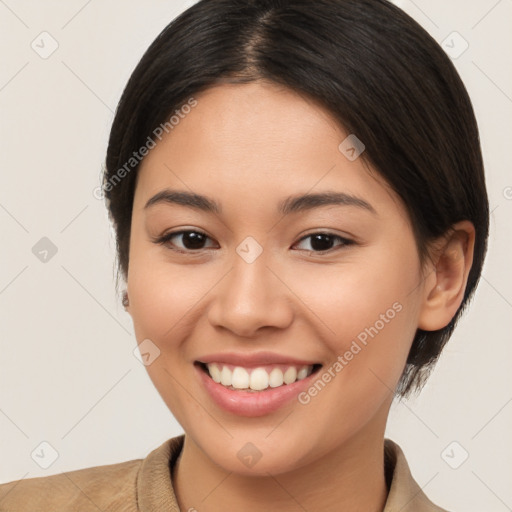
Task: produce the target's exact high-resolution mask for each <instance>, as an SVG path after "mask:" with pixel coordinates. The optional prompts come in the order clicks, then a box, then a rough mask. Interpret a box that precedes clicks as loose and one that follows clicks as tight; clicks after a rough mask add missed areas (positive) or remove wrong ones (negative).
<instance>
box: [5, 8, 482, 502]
mask: <svg viewBox="0 0 512 512" xmlns="http://www.w3.org/2000/svg"><path fill="white" fill-rule="evenodd" d="M103 188H104V191H105V195H106V199H107V206H108V208H109V213H110V217H111V219H112V222H113V224H114V227H115V230H116V240H117V251H118V259H119V270H120V278H122V280H123V281H125V283H126V291H125V295H124V299H123V302H124V305H125V307H126V309H127V311H128V312H129V314H130V315H131V317H132V319H133V323H134V328H135V334H136V338H137V342H138V343H139V348H140V352H141V358H142V361H143V362H144V364H145V365H146V367H147V370H148V372H149V375H150V377H151V379H152V381H153V383H154V384H155V387H156V388H157V390H158V392H159V393H160V395H161V396H162V398H163V400H164V401H165V403H166V404H167V405H168V407H169V409H170V410H171V412H172V413H173V415H174V416H175V417H176V419H177V420H178V422H179V423H180V424H181V426H182V427H183V430H184V432H185V434H184V435H182V436H178V437H175V438H172V439H169V440H168V441H166V442H165V443H164V444H163V445H162V446H160V447H159V448H157V449H156V450H154V451H153V452H152V453H150V454H149V455H148V457H147V458H146V459H143V460H133V461H128V462H123V463H120V464H114V465H109V466H99V467H94V468H87V469H82V470H78V471H74V472H71V473H67V474H65V475H53V476H49V477H45V478H33V479H29V480H24V481H17V482H11V483H10V484H4V485H2V486H0V510H41V511H43V510H44V511H46V510H52V511H56V510H97V509H100V510H123V511H124V510H130V511H131V510H133V511H135V510H141V511H150V510H155V511H157V510H158V511H159V510H182V511H185V510H189V511H192V510H198V511H218V510H226V509H228V510H236V509H241V510H245V511H252V510H280V511H291V510H308V511H334V510H365V511H370V512H372V511H375V512H377V511H384V512H390V511H392V510H393V511H394V510H401V511H403V512H406V511H413V510H414V511H415V512H422V511H440V510H443V509H441V508H439V507H438V506H437V505H435V504H433V503H432V502H431V501H429V499H428V498H427V497H426V495H425V494H424V493H423V491H422V490H421V489H420V488H419V486H418V485H417V484H416V483H415V481H414V479H413V477H412V475H411V473H410V471H409V469H408V466H407V462H406V459H405V456H404V454H403V452H402V451H401V449H400V448H399V446H398V445H397V444H395V443H393V442H392V441H391V440H388V439H384V433H385V426H386V421H387V417H388V413H389V408H390V405H391V402H392V400H393V398H394V396H395V395H398V396H406V395H408V394H410V393H412V392H414V391H418V390H419V389H420V388H421V386H422V385H423V383H424V382H425V379H426V377H427V376H428V373H429V371H430V370H431V369H432V367H433V365H434V363H435V362H436V360H437V358H438V357H439V355H440V353H441V350H442V349H443V347H444V345H445V343H446V342H447V341H448V339H449V338H450V336H451V334H452V332H453V329H454V327H455V325H456V322H457V320H458V319H459V317H460V315H461V313H462V311H463V309H464V308H465V307H466V306H467V304H468V301H469V299H470V298H471V296H472V294H473V293H474V290H475V287H476V285H477V283H478V280H479V277H480V273H481V269H482V264H483V259H484V255H485V251H486V244H487V235H488V217H489V212H488V201H487V193H486V188H485V180H484V172H483V164H482V156H481V152H480V145H479V137H478V130H477V125H476V121H475V118H474V114H473V109H472V106H471V102H470V100H469V98H468V95H467V92H466V90H465V88H464V85H463V84H462V82H461V80H460V78H459V76H458V74H457V72H456V70H455V69H454V66H453V65H452V63H451V61H450V59H449V58H448V57H447V56H446V55H445V54H444V53H443V51H442V50H441V48H440V47H439V45H438V44H437V43H436V42H435V41H434V40H433V39H432V38H431V37H430V36H429V35H428V34H427V33H426V32H425V31H424V30H423V29H422V28H421V27H420V26H419V25H418V24H417V23H415V22H414V21H413V20H412V19H411V18H409V17H408V16H407V15H406V14H404V13H403V12H402V11H401V10H399V9H398V8H396V7H394V6H393V5H392V4H390V3H388V2H387V1H385V0H321V1H315V2H311V1H307V0H289V1H279V0H257V1H256V0H254V1H242V0H203V1H201V2H199V3H198V4H196V5H194V6H193V7H192V8H190V9H189V10H187V11H186V12H184V13H183V14H182V15H181V16H179V17H178V18H177V19H176V20H174V21H173V22H172V23H171V24H170V25H169V26H168V27H166V29H164V31H163V32H162V33H161V34H160V35H159V36H158V38H157V39H156V40H155V42H154V43H153V44H152V45H151V46H150V48H149V49H148V50H147V52H146V54H145V55H144V56H143V58H142V60H141V61H140V63H139V65H138V66H137V68H136V69H135V71H134V72H133V74H132V76H131V78H130V80H129V82H128V84H127V86H126V89H125V91H124V93H123V96H122V98H121V100H120V103H119V106H118V109H117V112H116V116H115V119H114V122H113V126H112V131H111V136H110V141H109V146H108V151H107V158H106V170H105V175H104V187H103Z"/></svg>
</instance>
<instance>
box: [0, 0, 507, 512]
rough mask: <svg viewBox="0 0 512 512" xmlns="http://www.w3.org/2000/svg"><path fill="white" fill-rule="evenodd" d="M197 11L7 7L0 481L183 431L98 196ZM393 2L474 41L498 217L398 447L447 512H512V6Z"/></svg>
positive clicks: (403, 411)
mask: <svg viewBox="0 0 512 512" xmlns="http://www.w3.org/2000/svg"><path fill="white" fill-rule="evenodd" d="M192 3H193V2H181V1H178V0H176V1H158V0H151V1H146V2H141V1H140V2H127V1H122V0H103V1H99V0H89V1H84V0H72V1H67V2H60V1H56V0H52V1H50V0H47V1H44V2H40V1H39V2H37V1H29V0H24V1H21V0H0V34H1V38H2V44H1V46H0V51H1V66H0V119H1V132H0V144H1V146H0V149H1V153H0V154H1V157H2V161H1V164H0V165H1V173H0V226H1V245H0V258H1V264H0V433H1V435H0V482H7V481H11V480H14V479H20V478H29V477H36V476H44V475H50V474H55V473H59V472H63V471H68V470H73V469H79V468H84V467H90V466H95V465H103V464H112V463H116V462H122V461H125V460H130V459H133V458H142V457H145V456H146V455H147V454H148V453H149V451H151V450H152V449H154V448H155V447H157V446H158V445H160V444H161V443H162V442H163V441H165V440H166V439H168V438H169V437H172V436H174V435H177V434H179V433H181V432H182V429H181V427H180V426H179V425H178V424H177V422H176V421H175V419H174V418H173V416H172V415H171V413H170V412H169V411H168V409H167V407H166V406H165V404H164V403H163V401H162V400H161V398H160V396H159V395H158V393H157V391H156V390H155V389H154V387H153V385H152V383H151V381H150V380H149V377H148V376H147V373H146V370H145V368H144V366H143V365H142V364H140V363H139V361H138V360H137V359H136V357H135V356H134V355H133V350H134V349H135V347H136V341H135V338H134V335H133V329H132V324H131V319H130V317H129V316H128V314H127V313H126V312H125V311H124V310H123V308H122V306H121V305H120V303H119V299H118V298H117V297H116V294H115V287H114V278H113V276H114V266H113V265H114V239H113V233H112V230H111V228H110V225H109V222H108V218H107V214H106V209H105V207H104V205H103V203H102V201H99V200H97V199H95V197H94V196H93V189H94V188H95V187H97V186H98V185H99V183H100V172H101V166H102V164H103V161H104V155H105V150H106V144H107V138H108V133H109V128H110V125H111V122H112V119H113V111H114V109H115V107H116V104H117V101H118V100H119V98H120V94H121V92H122V89H123V87H124V85H125V83H126V81H127V79H128V77H129V75H130V73H131V71H132V70H133V68H134V67H135V65H136V64H137V62H138V60H139V59H140V57H141V56H142V54H143V52H144V51H145V49H146V48H147V46H148V45H149V44H150V43H151V42H152V41H153V39H154V38H155V37H156V36H157V35H158V33H159V32H160V31H161V29H163V27H164V26H166V25H167V24H168V23H169V22H170V21H171V19H173V18H174V17H175V16H176V15H177V14H178V13H180V12H181V11H182V10H184V9H185V8H186V7H188V6H190V5H191V4H192ZM396 3H397V4H398V5H399V6H400V7H402V8H403V9H404V10H405V11H406V12H407V13H409V14H410V15H411V16H413V17H414V18H415V19H416V20H417V21H418V22H419V23H421V24H422V25H423V26H424V27H425V28H426V29H427V30H428V31H429V32H430V34H432V36H433V37H434V38H435V39H436V40H437V41H439V42H440V43H441V42H443V41H445V46H446V45H448V46H447V49H448V47H450V46H451V47H452V48H451V50H449V51H452V52H457V53H458V52H460V51H461V50H462V49H463V46H462V45H463V41H462V39H460V37H459V36H457V35H455V36H453V35H451V34H452V32H454V31H456V32H458V34H460V36H461V37H462V38H463V39H464V40H466V41H467V42H468V43H469V47H468V48H467V50H466V51H464V52H463V53H462V54H461V55H460V56H458V57H457V58H456V59H454V63H455V65H456V67H457V69H458V70H459V72H460V74H461V76H462V79H463V81H464V82H465V84H466V86H467V88H468V91H469V93H470V96H471V98H472V101H473V104H474V108H475V110H476V115H477V118H478V121H479V126H480V130H481V140H482V148H483V152H484V159H485V164H486V172H487V183H488V191H489V197H490V204H491V210H492V215H491V232H490V241H489V244H490V247H489V253H488V257H487V261H486V265H485V267H484V272H483V278H482V281H481V283H480V285H479V288H478V291H477V294H476V297H475V300H474V301H473V303H472V305H471V308H470V310H469V312H468V314H466V316H465V317H464V318H463V320H462V322H461V323H460V325H459V327H458V329H457V330H456V333H455V335H454V336H453V338H452V339H451V341H450V342H449V344H448V346H447V348H446V350H445V351H444V353H443V355H442V357H441V360H440V362H439V364H438V366H437V368H436V370H435V372H434V374H433V375H432V377H431V379H430V381H429V383H428V384H427V387H426V388H425V389H424V391H423V393H422V394H421V395H420V396H419V397H418V398H415V399H412V400H409V401H405V402H402V403H399V404H395V405H394V406H393V409H392V412H391V417H390V421H389V427H388V432H387V436H388V437H390V438H392V439H394V440H395V441H397V442H398V443H399V444H400V445H401V446H402V448H403V449H404V451H405V453H406V455H407V458H408V460H409V463H410V466H411V468H412V471H413V474H414V476H415V478H416V479H417V481H418V483H419V484H420V485H421V486H422V487H423V488H424V490H425V492H426V493H427V494H428V495H429V496H430V498H431V499H432V500H433V501H435V502H437V503H439V504H440V505H442V506H443V507H445V508H447V509H449V510H464V511H466V512H472V511H474V512H476V511H482V510H485V511H486V512H494V511H495V512H502V511H506V510H512V491H511V486H510V481H511V476H512V475H511V473H512V471H511V460H512V441H511V439H512V436H510V432H511V426H512V403H511V401H512V386H511V380H512V377H511V371H510V366H511V355H512V343H511V341H512V340H511V334H510V333H511V325H510V324H511V322H510V319H511V311H512V310H511V308H512V291H511V290H512V282H511V281H512V278H511V274H510V272H509V262H510V249H511V231H512V230H511V222H510V218H511V214H512V188H511V187H512V176H511V173H510V169H511V156H510V148H511V140H512V138H511V131H512V130H511V125H512V116H511V113H512V67H511V50H510V49H511V48H512V35H511V34H512V31H511V30H510V21H511V19H512V2H511V1H510V0H500V1H496V0H479V1H472V2H467V1H464V0H457V1H451V2H445V1H444V0H435V1H432V0H428V1H427V0H415V1H411V0H403V1H397V2H396ZM43 31H47V32H48V33H49V34H51V38H53V39H54V40H55V41H57V43H58V48H57V49H56V51H55V52H54V53H53V54H52V55H50V56H48V57H47V58H42V57H41V56H40V55H39V54H38V53H37V52H36V51H35V50H34V49H33V48H32V47H31V44H32V42H33V41H34V43H33V44H34V46H35V47H36V48H37V49H38V51H39V52H40V53H44V52H45V51H46V52H47V51H49V49H51V44H52V41H51V39H50V38H49V36H40V34H41V32H43ZM42 38H46V39H44V41H43V42H41V39H42ZM447 38H448V39H447ZM418 79H419V80H421V77H418ZM42 237H48V238H49V239H50V240H51V241H52V242H53V244H55V246H56V247H57V249H58V252H57V253H56V254H55V255H54V256H53V257H51V258H48V261H47V262H42V261H40V260H39V259H38V258H37V257H36V256H35V255H34V254H33V252H32V248H33V247H34V245H35V244H36V243H37V242H38V241H39V240H40V239H41V238H42ZM453 441H456V443H457V444H455V445H451V446H449V445H450V443H452V442H453ZM41 442H47V443H50V445H51V446H53V447H54V449H55V450H56V451H57V452H58V458H57V459H56V460H55V462H54V463H53V464H52V465H51V466H50V467H48V468H47V469H43V468H41V467H40V466H39V465H38V464H36V462H35V460H38V461H39V462H40V463H44V461H45V457H46V461H47V462H48V461H49V460H50V459H49V458H48V457H51V449H49V448H48V447H47V446H46V445H41V444H40V443H41ZM448 446H449V448H448V450H445V449H446V447H448ZM34 450H35V452H34ZM33 452H34V453H35V454H34V458H32V457H31V453H33ZM43 452H44V454H45V455H44V456H42V455H41V454H42V453H43ZM465 452H467V453H468V454H469V457H468V458H467V460H466V461H464V462H463V463H462V464H461V465H460V466H459V467H458V469H453V468H452V467H450V465H449V464H451V465H452V466H456V465H458V464H460V462H461V461H462V459H463V456H464V455H465ZM37 454H39V458H38V457H37ZM443 454H444V455H443ZM34 459H35V460H34Z"/></svg>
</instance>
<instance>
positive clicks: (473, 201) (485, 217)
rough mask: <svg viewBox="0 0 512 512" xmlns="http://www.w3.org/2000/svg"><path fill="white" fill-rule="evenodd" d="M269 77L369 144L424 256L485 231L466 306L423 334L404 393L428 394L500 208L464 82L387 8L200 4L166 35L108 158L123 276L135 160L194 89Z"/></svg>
mask: <svg viewBox="0 0 512 512" xmlns="http://www.w3.org/2000/svg"><path fill="white" fill-rule="evenodd" d="M261 79H264V80H267V81H271V82H273V83H276V84H279V85H284V86H286V87H288V88H290V89H292V90H294V91H297V92H299V93H300V94H303V95H305V96H307V97H309V98H312V99H314V100H316V101H318V102H320V104H322V105H323V106H325V107H326V108H327V109H328V110H329V111H330V112H331V113H332V114H333V115H334V116H335V117H336V118H337V119H338V120H339V122H340V124H341V125H342V126H343V127H344V129H345V130H346V131H347V132H348V133H354V134H356V135H357V137H358V138H359V139H360V140H361V141H363V143H364V145H365V147H366V149H365V151H364V153H363V154H362V155H361V158H363V159H364V162H366V163H367V164H368V165H369V166H370V165H371V166H372V167H373V168H375V169H376V170H377V172H378V174H379V175H380V176H381V177H382V178H384V180H385V182H387V184H388V185H389V186H390V187H391V188H392V189H393V190H394V191H395V192H396V193H397V194H398V195H399V196H400V198H401V199H402V201H403V203H404V205H405V207H406V209H407V211H408V213H409V215H410V219H411V222H412V225H413V229H414V235H415V239H416V243H417V247H418V254H419V256H420V260H421V262H424V261H425V258H426V257H428V254H429V253H428V248H429V242H431V241H432V240H434V239H437V238H438V237H440V236H441V235H443V234H445V233H447V232H448V231H449V229H450V227H451V226H452V225H453V224H454V223H456V222H458V221H460V220H464V219H467V220H469V221H471V222H472V223H473V225H474V226H475V229H476V241H475V250H474V259H473V265H472V268H471V270H470V274H469V278H468V283H467V287H466V290H465V294H464V299H463V302H462V304H461V306H460V308H459V310H458V311H457V314H456V315H455V316H454V317H453V319H452V320H451V322H450V323H449V324H448V325H447V326H446V327H444V328H443V329H440V330H437V331H423V330H421V329H418V330H417V332H416V335H415V337H414V340H413V343H412V347H411V350H410V353H409V357H408V360H407V364H406V367H405V368H404V372H403V375H402V378H401V380H400V383H399V386H398V389H397V392H398V394H400V395H402V396H406V395H407V394H409V393H410V392H411V391H412V390H414V389H418V390H419V389H420V388H421V386H422V385H423V383H424V381H425V379H426V377H427V376H428V374H429V372H430V370H431V369H432V367H433V365H434V363H435V362H436V361H437V358H438V357H439V354H440V352H441V350H442V349H443V347H444V345H445V343H446V342H447V341H448V339H449V338H450V336H451V334H452V332H453V329H454V327H455V325H456V322H457V321H458V319H459V317H460V315H461V313H462V311H463V309H464V308H465V307H466V306H467V304H468V301H469V299H470V297H471V296H472V294H473V292H474V290H475V287H476V285H477V283H478V280H479V278H480V274H481V270H482V265H483V261H484V256H485V252H486V248H487V237H488V230H489V205H488V199H487V192H486V187H485V178H484V170H483V162H482V155H481V149H480V141H479V134H478V127H477V123H476V120H475V116H474V112H473V108H472V105H471V101H470V99H469V96H468V94H467V91H466V89H465V87H464V84H463V83H462V81H461V79H460V77H459V75H458V73H457V71H456V69H455V67H454V65H453V64H452V62H451V60H450V59H449V58H448V56H447V55H446V54H445V53H444V52H443V50H442V49H441V47H440V46H439V45H438V44H437V42H436V41H435V40H434V39H433V38H432V37H431V36H430V35H429V34H428V33H427V32H426V31H425V30H424V29H423V28H422V27H421V26H420V25H419V24H418V23H416V22H415V21H414V20H413V19H412V18H410V17H409V16H408V15H407V14H405V13H404V12H403V11H401V10H400V9H399V8H397V7H396V6H394V5H393V4H391V3H390V2H388V1H386V0H315V1H312V0H202V1H200V2H198V3H197V4H195V5H194V6H192V7H191V8H190V9H188V10H187V11H185V12H184V13H182V14H181V15H180V16H179V17H177V18H176V19H175V20H174V21H172V22H171V23H170V24H169V25H168V26H167V27H166V28H165V29H164V30H163V31H162V32H161V33H160V35H158V37H157V38H156V40H155V41H154V42H153V43H152V44H151V46H150V47H149V48H148V49H147V51H146V52H145V54H144V56H143V57H142V59H141V60H140V62H139V64H138V65H137V67H136V68H135V70H134V71H133V73H132V75H131V77H130V79H129V81H128V84H127V85H126V88H125V90H124V92H123V94H122V97H121V100H120V102H119V105H118V108H117V111H116V114H115V118H114V121H113V125H112V130H111V133H110V140H109V145H108V150H107V155H106V169H105V173H104V176H103V189H104V191H105V196H106V202H107V207H108V209H109V215H110V218H111V220H112V222H113V225H114V228H115V230H116V243H117V258H118V265H119V271H120V272H121V273H122V276H123V278H126V277H127V272H128V264H129V261H128V250H129V244H130V228H131V215H132V206H133V197H134V191H135V185H136V175H137V169H138V161H132V163H131V167H127V166H126V163H127V162H129V161H130V158H132V157H133V154H134V152H136V151H137V150H138V149H139V148H141V147H143V146H144V145H145V144H147V142H148V140H149V138H150V137H151V136H152V134H153V133H154V131H155V129H156V128H157V127H159V126H160V125H162V124H163V123H166V122H167V121H168V119H169V116H170V115H172V113H173V112H175V111H176V110H177V109H180V107H181V106H182V105H184V104H186V103H187V102H188V100H189V99H190V98H191V97H192V96H193V95H197V94H199V93H200V92H201V91H204V90H205V89H208V88H209V87H211V86H213V85H217V84H218V83H220V82H223V81H230V82H237V83H245V82H252V81H256V80H261ZM121 169H124V172H122V173H121V172H120V171H121ZM121 177H122V179H121ZM118 279H119V273H118Z"/></svg>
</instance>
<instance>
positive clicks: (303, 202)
mask: <svg viewBox="0 0 512 512" xmlns="http://www.w3.org/2000/svg"><path fill="white" fill-rule="evenodd" d="M329 205H334V206H356V207H358V208H362V209H364V210H367V211H369V212H371V213H373V214H374V215H378V213H377V212H376V210H375V208H374V207H373V206H372V205H371V204H370V203H368V202H367V201H365V200H364V199H362V198H360V197H356V196H353V195H351V194H346V193H344V192H331V191H327V192H320V193H316V194H302V195H296V196H291V197H288V198H286V199H285V200H284V201H281V202H280V203H279V206H278V211H279V212H280V213H282V214H283V215H288V214H290V213H296V212H302V211H305V210H311V209H313V208H318V207H321V206H329Z"/></svg>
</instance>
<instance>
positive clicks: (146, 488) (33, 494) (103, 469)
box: [0, 434, 446, 512]
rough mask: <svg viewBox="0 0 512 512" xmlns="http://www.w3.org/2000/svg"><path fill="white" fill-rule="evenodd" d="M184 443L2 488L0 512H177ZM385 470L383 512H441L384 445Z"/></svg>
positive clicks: (392, 446) (396, 450) (176, 440)
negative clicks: (175, 479)
mask: <svg viewBox="0 0 512 512" xmlns="http://www.w3.org/2000/svg"><path fill="white" fill-rule="evenodd" d="M184 439H185V435H184V434H182V435H180V436H177V437H173V438H171V439H168V440H167V441H165V443H163V444H162V445H160V446H159V447H158V448H156V449H155V450H153V451H152V452H151V453H150V454H149V455H148V456H147V457H146V458H145V459H136V460H130V461H126V462H121V463H118V464H109V465H106V466H94V467H90V468H84V469H78V470H75V471H68V472H64V473H59V474H56V475H49V476H45V477H36V478H27V479H22V480H15V481H13V482H9V483H6V484H2V485H0V512H89V511H91V512H99V511H101V512H172V511H175V512H180V509H179V507H178V502H177V500H176V495H175V494H174V490H173V487H172V480H171V469H172V468H173V467H174V464H175V462H176V460H177V458H178V456H179V455H180V453H181V450H182V447H183V441H184ZM385 465H386V472H389V475H391V487H390V491H389V495H388V499H387V501H386V506H385V507H384V510H383V512H446V510H444V509H441V508H439V507H437V506H436V505H434V504H433V503H432V502H431V501H430V500H429V499H428V498H427V497H426V496H425V494H424V493H423V491H422V490H421V489H420V487H419V486H418V484H417V483H416V482H415V481H414V479H413V477H412V475H411V472H410V470H409V466H408V464H407V461H406V460H405V456H404V454H403V452H402V450H401V449H400V447H399V446H398V445H397V444H396V443H394V442H393V441H391V440H389V439H386V440H385ZM182 512H186V511H182Z"/></svg>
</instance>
